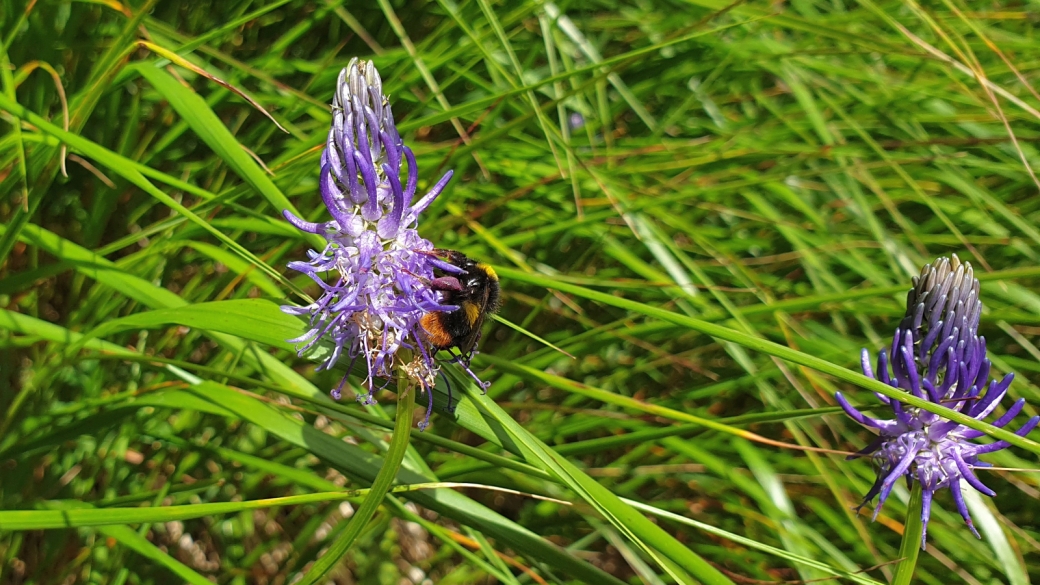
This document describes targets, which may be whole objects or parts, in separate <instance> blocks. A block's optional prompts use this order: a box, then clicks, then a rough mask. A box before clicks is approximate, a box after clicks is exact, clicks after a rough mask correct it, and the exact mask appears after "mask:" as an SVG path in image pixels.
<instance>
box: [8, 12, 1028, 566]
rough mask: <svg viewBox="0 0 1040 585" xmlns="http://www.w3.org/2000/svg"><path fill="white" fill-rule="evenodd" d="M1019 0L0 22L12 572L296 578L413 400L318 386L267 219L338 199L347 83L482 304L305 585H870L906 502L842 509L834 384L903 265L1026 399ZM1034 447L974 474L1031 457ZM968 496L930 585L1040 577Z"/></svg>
mask: <svg viewBox="0 0 1040 585" xmlns="http://www.w3.org/2000/svg"><path fill="white" fill-rule="evenodd" d="M1035 9H1036V6H1035V5H1032V4H1028V3H1008V4H1006V5H1005V4H999V3H972V4H965V3H963V2H961V0H943V1H942V2H934V3H930V4H919V3H917V2H915V1H913V0H911V1H910V2H896V1H892V2H888V1H876V0H859V1H857V2H852V1H849V2H846V1H843V0H834V1H817V0H796V1H793V2H791V3H789V4H785V3H767V2H740V1H739V0H738V1H737V2H733V3H728V2H725V1H722V0H687V1H670V0H640V1H634V2H615V1H612V0H601V1H596V2H565V1H559V2H556V3H553V2H538V1H533V0H520V1H516V2H497V3H493V2H490V0H460V1H458V2H452V1H448V0H439V1H437V2H415V1H410V0H402V1H397V0H379V1H378V2H376V3H371V2H369V3H360V2H344V1H342V0H276V1H272V0H228V1H220V2H216V1H212V2H159V1H157V0H143V1H141V0H134V1H129V0H127V1H123V2H120V1H119V0H111V1H104V2H69V1H64V0H42V1H39V2H35V1H29V2H26V1H24V0H15V1H14V2H4V3H2V4H0V41H2V43H3V45H2V49H3V50H2V51H0V82H2V89H3V91H2V94H0V126H2V127H3V134H2V135H0V218H2V225H0V583H40V584H44V583H55V584H58V583H62V584H70V583H97V584H109V583H112V584H119V585H122V584H125V583H132V584H138V583H174V582H189V583H210V582H214V581H215V582H218V583H234V584H239V583H243V584H244V583H271V584H277V583H291V582H294V581H295V580H297V579H301V578H303V579H306V580H307V582H310V580H311V579H315V578H318V577H319V574H318V572H317V571H315V570H314V569H315V568H316V567H317V568H319V569H321V568H322V567H323V566H322V563H316V559H318V558H319V557H320V556H321V555H322V553H323V551H326V550H332V551H333V553H332V554H334V553H335V551H336V550H337V548H336V547H335V546H334V545H333V543H335V542H337V540H339V539H340V538H341V537H342V535H343V534H344V533H345V531H347V530H348V526H349V525H350V524H351V523H350V522H349V521H348V519H349V518H350V517H351V515H352V514H354V513H355V512H356V511H357V510H359V508H360V507H361V506H362V503H363V502H365V501H366V495H367V493H368V488H369V486H370V484H371V483H372V482H373V480H374V479H375V478H376V476H377V474H378V472H379V471H380V468H381V466H382V464H383V461H384V456H385V455H386V454H387V450H388V448H389V446H390V436H391V433H390V431H391V429H392V428H393V426H394V422H393V419H394V414H395V406H394V405H395V399H394V393H393V392H391V391H389V390H385V391H383V392H381V393H380V394H379V396H378V398H379V399H380V402H379V404H378V405H375V406H371V407H363V406H360V405H358V404H355V403H354V402H353V401H352V400H350V399H349V398H348V399H345V400H343V401H342V402H340V403H336V402H333V401H332V400H331V399H330V398H328V392H329V390H330V389H331V388H332V387H333V386H334V385H335V384H336V383H337V382H338V381H339V378H340V377H341V376H342V375H343V373H344V372H345V369H346V367H347V366H346V364H342V365H341V366H340V368H339V370H338V371H336V370H334V371H331V372H320V373H315V372H314V366H315V361H313V357H314V356H305V357H303V358H301V357H298V356H297V355H296V353H295V351H294V347H293V345H292V344H291V343H288V342H287V341H286V340H287V339H290V338H292V337H295V336H296V335H298V334H299V333H300V332H301V331H302V329H303V327H304V325H303V323H302V322H300V321H298V320H296V319H295V318H293V317H289V316H287V315H285V314H283V313H281V312H280V311H279V310H278V305H280V304H288V303H293V304H303V303H306V302H308V301H307V299H308V298H310V297H311V296H315V294H316V286H315V285H314V284H313V283H312V282H310V281H309V279H307V278H305V277H299V276H297V275H296V274H295V273H293V272H292V271H289V270H287V269H286V268H285V265H286V263H287V262H289V261H292V260H295V259H301V258H304V253H305V250H306V249H307V248H309V247H313V245H314V242H313V241H311V240H308V239H307V238H305V237H303V236H302V235H301V234H300V233H298V232H297V231H296V230H295V229H293V228H292V227H291V226H289V225H288V224H287V223H286V222H285V221H284V220H283V219H282V218H281V211H282V210H283V209H286V208H290V209H295V210H297V211H298V215H300V216H301V217H305V218H307V219H309V220H317V219H319V218H323V214H325V213H327V212H326V211H325V209H324V208H323V206H322V202H321V199H320V197H319V195H318V187H317V177H318V160H319V157H320V154H321V148H322V147H323V144H324V141H325V135H326V132H327V130H328V125H329V123H330V111H329V107H328V103H329V102H330V101H331V96H332V92H333V89H334V87H335V83H336V77H337V75H338V73H339V70H340V69H341V68H342V67H343V66H344V65H345V64H346V63H347V62H348V61H349V59H350V58H351V57H353V56H360V57H362V58H366V59H372V60H373V61H374V62H375V64H376V65H377V66H378V67H379V70H380V72H381V74H382V77H383V80H384V85H385V87H386V88H387V91H388V93H389V94H390V96H391V99H392V103H393V106H394V111H395V115H396V118H397V120H398V123H399V127H400V129H401V131H402V134H403V135H404V136H405V140H406V142H407V143H408V144H409V145H411V147H412V148H413V149H414V150H415V151H416V154H417V157H418V161H419V168H420V189H422V188H424V187H427V186H429V185H430V184H432V182H433V181H436V179H437V178H438V177H439V176H440V175H441V174H442V173H443V171H444V170H446V169H449V168H450V169H454V170H455V173H456V175H455V178H454V179H453V181H452V183H451V185H450V186H449V188H448V190H447V191H446V193H445V194H444V195H442V196H441V198H440V199H438V201H437V202H436V203H435V205H434V206H433V207H432V208H431V209H430V210H428V211H427V212H426V213H425V214H424V216H423V219H422V223H421V226H420V229H421V232H422V233H423V235H424V236H425V237H427V238H428V239H430V240H431V241H433V242H434V243H436V244H437V245H438V246H441V247H446V248H452V249H458V250H461V251H464V252H465V253H466V254H467V255H469V256H471V257H474V258H479V259H482V260H486V261H488V262H490V263H491V264H493V265H494V266H495V267H496V269H499V270H498V271H499V274H500V275H501V277H502V286H503V290H504V306H503V309H502V311H501V314H500V320H499V322H495V323H492V324H491V326H490V328H489V331H487V332H486V334H485V338H484V341H483V344H482V353H481V354H479V355H478V356H477V358H476V359H475V360H474V366H475V367H477V369H478V370H479V372H480V374H481V376H482V377H483V378H484V379H486V380H491V381H492V382H493V383H492V385H491V387H490V390H489V391H488V393H487V395H486V396H485V395H482V394H481V393H480V392H479V391H477V390H476V389H475V388H473V387H467V385H466V383H465V382H464V378H463V377H460V376H457V375H456V372H455V371H454V369H453V368H452V367H446V370H449V375H450V376H451V377H452V378H453V380H454V384H453V388H454V391H455V392H454V393H455V395H456V398H457V399H458V400H459V405H458V408H457V409H456V410H455V411H454V413H449V412H447V411H446V409H445V408H444V406H445V402H446V398H447V397H446V394H445V388H444V386H443V384H441V386H440V387H439V388H438V391H437V393H436V395H435V399H436V401H437V405H438V410H437V411H436V412H435V414H434V415H433V419H432V420H433V424H432V426H431V427H430V428H429V429H428V430H426V431H425V432H419V431H418V430H417V429H413V430H412V433H411V436H410V445H409V446H408V450H407V452H405V453H404V455H403V463H402V464H401V466H400V468H399V469H398V470H397V476H396V478H397V484H396V485H395V486H394V487H393V488H391V493H390V494H389V495H388V496H387V497H386V498H385V499H384V500H383V501H382V505H381V506H380V507H379V508H378V510H377V511H376V513H375V515H374V516H373V518H372V520H371V522H370V523H369V524H368V525H366V526H363V527H361V528H362V530H361V531H360V533H359V535H358V536H357V539H356V540H353V541H352V544H351V546H350V547H349V549H348V550H347V552H346V554H345V555H343V556H342V557H340V556H335V557H331V556H326V557H324V559H325V560H324V561H323V562H324V564H329V561H335V562H333V563H331V573H329V574H328V576H327V577H323V579H325V578H330V579H332V580H334V581H336V582H338V583H372V584H375V583H381V584H382V583H405V582H410V583H416V584H418V583H491V582H501V583H509V584H519V583H578V582H587V583H596V584H597V585H603V584H606V583H647V584H658V583H671V582H679V583H693V582H702V583H713V584H714V583H738V584H743V583H756V584H757V583H780V582H784V583H791V582H798V583H801V582H809V581H811V582H825V581H823V580H830V581H831V582H834V581H838V582H856V583H878V582H887V581H888V580H889V579H891V578H892V576H893V574H894V571H895V564H894V563H896V562H898V561H899V559H900V553H899V550H900V535H901V533H902V531H903V520H904V516H905V513H906V506H907V504H908V502H909V498H910V491H909V490H907V489H905V488H904V487H903V486H902V485H900V486H899V488H898V489H897V491H896V492H895V495H894V496H893V497H892V498H891V499H889V500H888V502H887V504H886V506H885V508H884V511H883V512H882V513H881V515H880V516H879V517H878V520H877V522H875V523H871V522H870V517H869V514H870V512H871V507H870V506H868V507H867V508H865V509H864V510H862V511H860V512H858V513H857V511H856V510H855V509H854V507H855V506H856V505H857V504H859V502H860V498H861V497H862V495H863V494H864V493H866V491H867V489H868V488H869V487H870V485H871V483H872V482H873V478H874V471H873V470H872V469H871V466H870V464H869V462H868V461H866V460H857V461H846V460H845V458H844V456H843V452H849V451H855V450H858V449H860V448H862V447H863V446H864V445H865V444H866V443H867V442H868V441H869V440H870V438H871V436H870V435H869V433H868V432H866V431H865V430H863V429H861V428H860V427H859V426H857V425H855V424H854V423H851V421H849V420H848V419H846V418H844V415H842V414H841V412H840V410H839V409H838V408H836V407H835V406H834V404H835V402H834V400H833V395H834V392H836V391H838V390H841V391H842V392H844V393H845V394H846V395H847V396H850V397H851V399H852V400H853V402H854V403H855V404H858V405H862V406H863V407H864V408H870V407H871V406H872V405H877V404H878V403H877V401H876V399H875V398H874V396H873V394H872V393H871V392H870V390H877V389H878V387H877V386H879V384H874V385H871V383H870V381H869V380H867V379H866V378H864V377H862V376H859V375H858V374H856V373H855V372H854V370H858V367H859V365H858V364H859V350H860V348H863V347H866V348H868V349H870V350H871V352H872V353H873V352H875V351H876V350H878V349H879V348H882V347H884V346H885V345H886V344H888V343H889V342H890V340H891V332H892V330H893V329H894V327H895V326H896V323H897V322H898V320H899V318H900V317H901V315H902V313H903V308H904V307H903V303H904V299H905V291H906V290H907V289H908V288H909V286H910V285H909V279H910V277H911V276H912V275H914V274H916V273H917V271H918V270H919V269H920V267H921V266H922V265H923V264H925V263H927V262H930V261H931V260H933V259H934V258H936V257H938V256H942V255H949V254H951V253H956V254H958V255H959V256H960V257H961V258H962V259H965V260H967V261H970V262H971V263H972V264H973V265H974V266H975V268H976V270H977V272H978V274H979V277H980V280H982V282H983V284H982V299H983V302H984V303H985V305H986V307H987V308H988V311H987V312H986V313H985V314H984V315H983V323H982V328H981V329H982V332H983V334H985V335H986V337H987V340H988V347H989V352H990V358H991V359H992V360H993V362H994V369H995V370H996V373H998V374H1001V375H1002V374H1003V373H1006V372H1008V371H1015V372H1017V373H1018V377H1017V378H1016V380H1015V383H1014V384H1013V386H1012V389H1011V394H1012V395H1013V396H1015V397H1016V398H1017V397H1025V398H1027V399H1028V400H1030V401H1031V402H1032V403H1033V404H1034V405H1040V389H1038V387H1037V385H1036V381H1037V380H1040V377H1038V376H1040V350H1038V348H1037V346H1036V345H1035V340H1036V339H1037V337H1038V336H1040V295H1038V294H1037V291H1036V284H1037V283H1038V282H1040V265H1038V263H1037V260H1038V252H1040V230H1038V228H1037V227H1036V226H1037V224H1038V223H1040V198H1038V197H1037V196H1036V193H1037V188H1038V181H1037V179H1036V177H1035V175H1034V174H1033V172H1032V171H1031V170H1030V167H1033V168H1036V167H1038V166H1040V155H1038V152H1037V148H1036V144H1037V140H1038V137H1040V132H1038V128H1040V126H1038V120H1040V112H1038V111H1037V109H1040V96H1038V95H1037V93H1036V92H1035V91H1034V89H1033V87H1032V86H1033V85H1034V84H1035V79H1036V78H1037V72H1038V71H1040V43H1038V40H1037V38H1036V34H1035V31H1034V29H1035V28H1036V24H1037V18H1036V11H1035ZM251 101H252V102H253V103H250V102H251ZM66 104H67V115H66V114H64V113H63V109H64V108H66ZM265 111H266V112H269V113H270V114H269V117H268V116H265V114H264V112H265ZM279 126H280V127H281V128H280V127H279ZM283 128H284V131H283ZM322 220H323V219H322ZM352 381H353V383H354V384H355V386H354V388H355V389H356V388H357V386H356V384H357V383H358V379H357V378H352ZM881 389H882V390H884V389H885V387H882V388H881ZM417 404H418V405H419V407H418V408H417V412H416V417H419V416H421V415H422V412H421V411H422V408H421V407H422V406H423V405H424V404H425V400H424V399H423V398H419V399H417ZM1026 410H1027V412H1028V413H1029V414H1030V415H1032V414H1036V412H1035V411H1034V410H1035V409H1033V408H1032V407H1027V409H1026ZM983 428H986V429H987V430H988V431H990V432H991V434H998V431H995V430H994V429H993V427H990V426H988V425H983ZM1017 444H1018V445H1019V447H1020V448H1016V449H1012V450H1009V451H1003V452H1000V453H996V454H994V455H992V456H989V457H988V461H990V462H992V463H993V464H994V465H997V466H999V467H1002V468H1018V469H1027V470H1028V469H1031V468H1036V467H1037V456H1038V455H1040V444H1037V443H1035V442H1033V441H1030V440H1020V441H1018V442H1017ZM397 445H399V444H398V443H395V447H393V448H391V454H392V455H393V454H394V449H397V448H398V447H397ZM809 447H813V448H819V449H823V451H814V450H812V449H808V450H807V449H806V448H809ZM389 459H391V460H392V459H393V457H389ZM982 473H983V476H982V478H983V481H985V482H986V483H987V484H988V485H990V486H992V487H993V488H994V489H996V491H997V492H998V496H997V497H996V498H993V499H992V500H990V499H987V498H981V497H976V498H974V499H971V500H970V501H969V506H970V508H971V511H972V515H973V516H974V517H975V519H976V523H977V525H978V526H979V528H980V531H981V532H982V535H983V538H982V539H981V540H977V539H975V538H974V536H972V534H971V533H970V532H969V531H968V530H967V528H966V527H964V526H963V523H962V520H961V519H960V517H959V515H957V514H956V512H955V511H954V508H953V504H952V502H951V500H950V498H949V496H948V494H945V493H944V494H942V495H940V496H939V497H938V499H937V502H936V504H935V506H934V509H933V514H932V521H931V524H930V525H929V531H928V534H929V545H928V548H927V550H925V551H923V552H922V553H921V556H920V559H919V560H918V564H917V569H916V573H915V577H914V578H915V581H914V582H919V583H924V584H929V585H933V584H934V585H938V584H948V583H971V584H989V583H998V582H999V583H1010V584H1014V585H1020V584H1026V583H1029V582H1030V579H1031V578H1038V577H1040V563H1038V562H1037V560H1038V558H1040V529H1038V528H1037V525H1036V522H1037V516H1038V514H1040V502H1038V498H1040V479H1038V478H1040V476H1038V475H1037V473H1036V472H1031V471H1003V470H999V471H992V472H982ZM373 503H374V502H370V504H369V506H371V505H372V504H373ZM352 530H357V528H353V529H352Z"/></svg>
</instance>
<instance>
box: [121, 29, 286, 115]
mask: <svg viewBox="0 0 1040 585" xmlns="http://www.w3.org/2000/svg"><path fill="white" fill-rule="evenodd" d="M137 46H138V47H141V48H144V49H148V50H149V51H151V52H153V53H155V54H157V55H159V56H161V57H163V58H165V59H169V60H170V62H172V63H175V64H177V65H179V66H181V67H183V68H185V69H188V70H190V71H193V72H195V73H197V74H198V75H201V76H203V77H205V78H206V79H209V80H210V81H212V82H214V83H216V84H217V85H220V86H221V87H224V88H226V89H227V90H229V91H231V92H232V93H234V94H235V95H237V96H239V97H240V98H242V99H244V100H246V101H247V102H249V105H251V106H253V107H254V108H256V109H257V110H258V111H259V112H260V113H261V114H263V115H264V116H266V117H267V119H268V120H270V121H271V122H274V125H275V126H277V127H278V129H279V130H281V131H282V132H285V133H286V134H289V131H288V130H286V129H285V128H284V127H283V126H282V125H281V124H279V123H278V120H275V119H274V116H272V115H271V114H270V112H268V111H267V110H266V109H264V107H263V106H261V105H260V103H259V102H257V101H256V100H255V99H253V98H252V97H250V96H249V94H247V93H246V92H244V91H242V90H240V89H238V88H237V87H235V86H233V85H231V84H230V83H228V82H226V81H224V80H223V79H221V78H219V77H217V76H216V75H213V74H212V73H210V72H208V71H206V70H205V69H203V68H201V67H199V66H198V65H195V64H194V63H192V62H191V61H188V60H187V59H185V58H184V57H181V56H180V55H178V54H177V53H174V52H173V51H171V50H169V49H166V48H164V47H160V46H159V45H156V44H155V43H151V42H148V41H141V40H139V41H137Z"/></svg>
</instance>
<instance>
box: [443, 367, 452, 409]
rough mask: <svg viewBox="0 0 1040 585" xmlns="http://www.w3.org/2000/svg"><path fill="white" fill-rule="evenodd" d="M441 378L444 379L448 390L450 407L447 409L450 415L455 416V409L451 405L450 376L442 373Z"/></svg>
mask: <svg viewBox="0 0 1040 585" xmlns="http://www.w3.org/2000/svg"><path fill="white" fill-rule="evenodd" d="M440 374H441V378H444V385H445V386H446V387H447V388H448V406H447V407H445V408H446V410H447V411H448V413H450V414H455V407H454V406H452V404H451V380H450V379H448V375H447V374H445V373H444V371H443V370H442V371H441V373H440Z"/></svg>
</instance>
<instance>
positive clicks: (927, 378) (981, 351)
mask: <svg viewBox="0 0 1040 585" xmlns="http://www.w3.org/2000/svg"><path fill="white" fill-rule="evenodd" d="M913 284H914V287H913V288H912V289H911V290H910V292H909V293H908V294H907V298H906V315H905V316H904V317H903V320H902V321H901V322H900V323H899V327H897V328H896V332H895V338H894V339H893V340H892V349H891V354H888V353H886V352H885V350H881V351H880V352H879V353H878V361H877V372H876V375H875V372H874V370H873V369H872V368H871V366H870V355H869V354H868V353H867V350H866V349H864V350H863V353H862V357H861V361H862V366H863V373H864V375H866V376H868V377H870V378H874V379H876V380H880V381H881V382H884V383H885V384H888V385H889V386H892V387H893V388H898V389H901V390H903V391H905V392H908V393H910V394H913V395H914V396H916V397H918V398H921V399H924V400H928V401H930V402H933V403H935V404H941V405H942V406H945V407H948V408H952V409H954V410H957V411H959V412H962V413H964V414H966V415H968V416H970V417H972V418H975V419H977V420H984V419H985V418H986V417H988V416H989V415H990V414H992V413H993V411H994V410H996V408H997V406H999V405H1000V401H1001V399H1003V398H1004V395H1005V394H1007V390H1008V386H1010V385H1011V379H1012V378H1013V377H1014V374H1008V375H1007V376H1005V377H1004V378H1003V379H1002V380H1000V381H997V380H990V378H989V370H990V361H989V360H988V359H986V339H985V338H983V337H980V336H979V335H978V326H979V316H980V315H981V313H982V301H980V300H979V281H978V280H976V279H975V277H974V274H973V272H972V269H971V264H969V263H967V262H961V261H960V260H959V259H958V258H957V256H956V255H954V256H953V258H939V259H938V260H936V261H935V262H933V263H931V264H929V265H927V266H925V267H924V268H923V269H921V275H920V276H917V277H914V279H913ZM890 366H891V371H890V369H889V368H890ZM877 397H878V398H879V399H880V400H881V401H882V402H883V403H885V404H886V405H888V406H889V407H891V408H892V412H893V414H894V415H895V419H893V420H881V419H875V418H870V417H868V416H865V415H864V414H863V413H861V412H860V411H858V410H856V409H855V408H853V406H852V405H851V404H849V402H848V400H846V399H845V397H844V396H842V395H841V393H840V392H839V393H837V394H836V395H835V398H837V400H838V404H840V405H841V407H842V408H843V409H844V410H845V412H846V413H847V414H848V415H849V416H850V417H852V418H853V419H854V420H855V421H856V422H858V423H860V424H861V425H864V426H866V427H870V428H873V429H876V430H877V431H878V437H877V438H876V439H875V440H874V441H873V442H872V443H870V445H868V446H867V447H866V448H865V449H863V450H862V451H860V452H859V453H857V454H856V455H853V456H852V457H857V456H863V455H871V454H872V457H873V460H874V462H875V463H876V464H877V465H878V468H879V470H878V477H877V481H875V482H874V486H873V487H871V488H870V491H869V492H867V495H866V497H865V498H864V500H863V503H862V504H860V506H863V505H865V504H866V503H867V502H869V501H870V500H872V499H873V498H874V496H878V495H879V496H880V497H879V499H878V505H877V507H876V508H874V518H877V515H878V512H880V510H881V507H882V506H883V505H884V503H885V500H886V499H887V498H888V496H889V494H890V493H891V492H892V488H893V487H894V486H895V483H896V481H897V480H898V479H899V478H900V477H904V476H905V477H906V479H907V482H908V483H912V482H914V481H918V482H920V484H921V495H922V504H923V507H922V510H921V522H922V524H924V532H922V534H921V548H924V546H925V541H926V538H927V531H928V518H929V516H930V515H931V503H932V497H933V496H934V494H935V492H936V491H938V490H940V489H942V488H949V490H950V493H951V494H952V495H953V501H954V504H956V506H957V511H958V512H960V514H961V516H962V517H963V518H964V521H965V522H966V523H967V524H968V527H969V528H971V531H972V532H973V533H974V534H975V536H978V535H979V533H978V531H977V530H975V525H974V524H973V523H972V521H971V516H970V515H969V514H968V508H967V506H966V505H965V503H964V497H963V495H962V493H961V489H962V480H963V482H964V483H967V484H968V485H969V486H971V487H972V488H974V489H976V490H978V491H980V492H982V493H984V494H986V495H987V496H994V495H996V494H995V492H994V491H993V490H991V489H990V488H988V487H986V486H985V485H984V484H983V483H982V482H981V481H979V478H978V477H976V476H975V472H974V468H976V467H988V466H989V464H988V463H984V462H981V461H979V459H978V458H979V455H982V454H985V453H992V452H994V451H999V450H1001V449H1004V448H1006V447H1008V446H1009V444H1008V443H1007V442H1006V441H996V442H994V443H989V444H985V445H980V444H978V443H975V442H974V440H975V439H977V438H979V437H981V436H982V435H983V433H981V432H979V431H976V430H972V429H970V428H968V427H966V426H964V425H961V424H958V423H956V422H953V421H950V420H946V419H944V418H943V417H941V416H939V415H936V414H932V413H930V412H928V411H925V410H921V409H919V408H913V407H910V406H905V405H904V404H903V403H901V402H899V401H898V400H891V399H889V398H888V397H887V396H883V395H881V394H877ZM1023 406H1025V400H1024V399H1020V400H1018V401H1017V402H1015V403H1014V404H1013V405H1012V406H1011V407H1010V408H1008V409H1007V411H1005V413H1004V414H1003V415H1002V416H1000V417H999V418H998V419H997V420H995V421H993V423H992V424H993V425H994V426H997V427H1003V426H1005V425H1007V424H1008V423H1009V422H1011V420H1012V419H1014V418H1015V416H1016V415H1018V413H1019V412H1021V410H1022V407H1023ZM1038 422H1040V417H1033V418H1031V419H1029V420H1028V421H1027V422H1026V423H1025V424H1024V425H1022V427H1021V428H1020V429H1019V430H1018V431H1016V434H1017V435H1020V436H1023V437H1024V436H1025V435H1026V434H1028V433H1029V432H1030V431H1032V430H1033V428H1034V427H1036V425H1037V423H1038ZM850 458H851V457H850Z"/></svg>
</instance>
